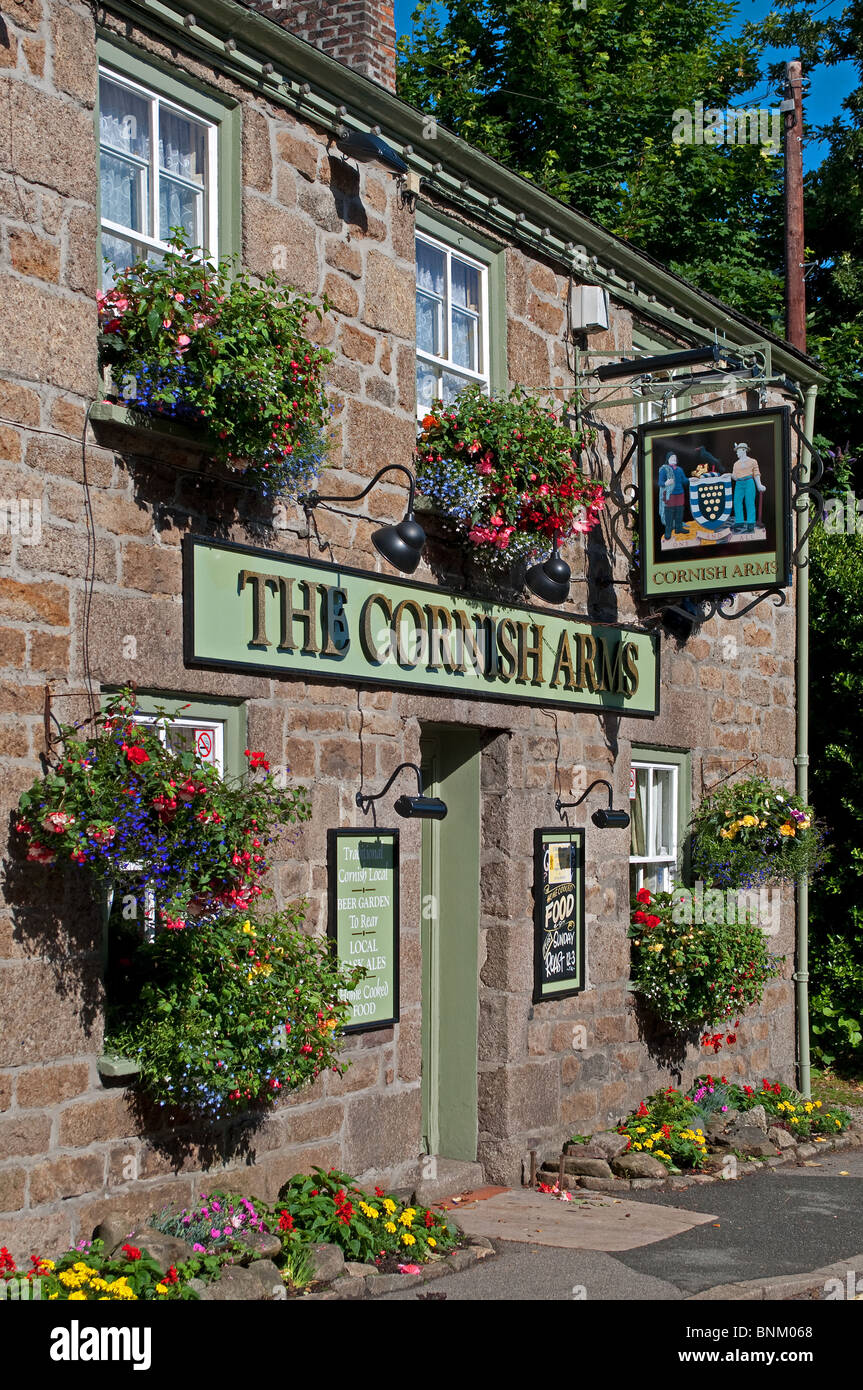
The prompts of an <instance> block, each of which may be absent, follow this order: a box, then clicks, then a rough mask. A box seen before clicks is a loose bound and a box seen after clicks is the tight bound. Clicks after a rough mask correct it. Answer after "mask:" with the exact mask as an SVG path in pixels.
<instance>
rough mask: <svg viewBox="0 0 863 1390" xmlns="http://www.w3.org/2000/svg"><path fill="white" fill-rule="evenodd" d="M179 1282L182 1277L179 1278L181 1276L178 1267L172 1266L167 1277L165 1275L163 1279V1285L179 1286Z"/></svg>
mask: <svg viewBox="0 0 863 1390" xmlns="http://www.w3.org/2000/svg"><path fill="white" fill-rule="evenodd" d="M179 1282H180V1276H179V1274H178V1273H177V1266H176V1265H171V1268H170V1269H169V1270H168V1273H167V1274H165V1275H163V1277H162V1283H163V1284H179Z"/></svg>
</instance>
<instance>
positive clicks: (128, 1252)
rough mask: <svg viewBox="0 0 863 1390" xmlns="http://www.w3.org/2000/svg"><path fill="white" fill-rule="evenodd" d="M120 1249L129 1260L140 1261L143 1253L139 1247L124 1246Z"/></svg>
mask: <svg viewBox="0 0 863 1390" xmlns="http://www.w3.org/2000/svg"><path fill="white" fill-rule="evenodd" d="M120 1248H121V1249H122V1251H123V1254H124V1255H125V1256H126V1258H127V1259H128V1260H140V1258H141V1252H140V1250H139V1249H138V1247H137V1245H123V1246H121V1247H120Z"/></svg>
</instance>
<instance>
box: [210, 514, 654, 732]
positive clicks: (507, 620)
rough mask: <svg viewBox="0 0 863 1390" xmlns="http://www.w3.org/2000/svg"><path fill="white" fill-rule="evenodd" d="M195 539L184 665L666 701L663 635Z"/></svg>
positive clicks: (532, 695)
mask: <svg viewBox="0 0 863 1390" xmlns="http://www.w3.org/2000/svg"><path fill="white" fill-rule="evenodd" d="M184 544H185V550H184V563H185V569H184V577H183V610H184V659H185V662H186V665H187V666H205V667H214V668H217V669H225V670H230V671H249V672H252V673H253V674H259V675H264V674H271V675H277V676H303V677H305V678H306V679H309V678H311V679H313V680H327V681H338V682H339V683H340V684H351V683H353V684H362V685H367V686H379V687H386V688H389V689H409V690H417V691H420V692H421V693H424V694H428V695H450V696H459V697H461V698H463V699H479V700H483V701H488V700H506V701H508V702H509V703H512V704H520V703H521V704H523V703H530V704H538V705H542V706H543V708H545V709H584V710H593V711H595V712H597V713H599V712H601V711H603V710H613V711H616V712H617V713H618V714H621V715H630V716H642V717H646V718H653V717H654V715H655V714H656V712H657V710H658V708H659V638H658V637H657V636H656V634H655V633H650V632H645V631H643V630H641V629H640V628H637V627H626V626H623V625H621V624H617V623H594V622H589V621H588V620H587V619H584V618H573V617H570V616H569V615H568V614H563V613H560V612H556V611H555V610H554V609H548V608H527V607H517V606H515V605H507V606H504V605H502V604H496V603H489V602H486V601H482V600H479V599H471V598H469V597H468V596H467V595H465V594H449V593H446V592H445V591H443V590H441V589H439V588H436V587H435V586H434V585H431V584H419V583H416V582H414V581H413V580H406V579H393V578H391V577H390V576H389V575H384V574H374V573H370V572H368V571H365V570H357V569H351V568H350V567H348V566H347V565H332V564H325V563H324V562H323V561H320V560H309V559H307V558H306V557H305V556H295V555H285V554H284V553H283V552H282V551H273V550H259V549H254V548H252V547H250V546H241V545H237V544H235V543H233V542H231V541H214V540H211V539H210V538H209V537H203V536H190V537H187V538H186V540H185V543H184Z"/></svg>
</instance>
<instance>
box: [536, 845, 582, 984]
mask: <svg viewBox="0 0 863 1390" xmlns="http://www.w3.org/2000/svg"><path fill="white" fill-rule="evenodd" d="M533 864H534V876H533V882H534V890H533V891H534V975H533V1002H534V1004H541V1003H542V1002H543V1000H548V999H562V998H565V997H566V996H567V995H570V994H579V993H580V992H581V990H583V989H584V831H583V830H581V829H572V830H570V829H568V828H567V827H563V828H562V829H561V828H555V829H551V830H535V831H534V834H533Z"/></svg>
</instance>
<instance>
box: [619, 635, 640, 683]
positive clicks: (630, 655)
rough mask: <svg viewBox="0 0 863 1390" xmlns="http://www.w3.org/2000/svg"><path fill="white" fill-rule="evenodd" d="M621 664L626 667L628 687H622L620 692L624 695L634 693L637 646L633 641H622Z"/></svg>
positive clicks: (636, 673)
mask: <svg viewBox="0 0 863 1390" xmlns="http://www.w3.org/2000/svg"><path fill="white" fill-rule="evenodd" d="M623 664H624V667H625V668H626V675H627V677H628V687H629V688H628V689H624V690H623V692H622V693H623V694H624V695H634V694H635V692H636V690H637V689H638V647H637V646H636V644H635V643H634V642H624V644H623Z"/></svg>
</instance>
